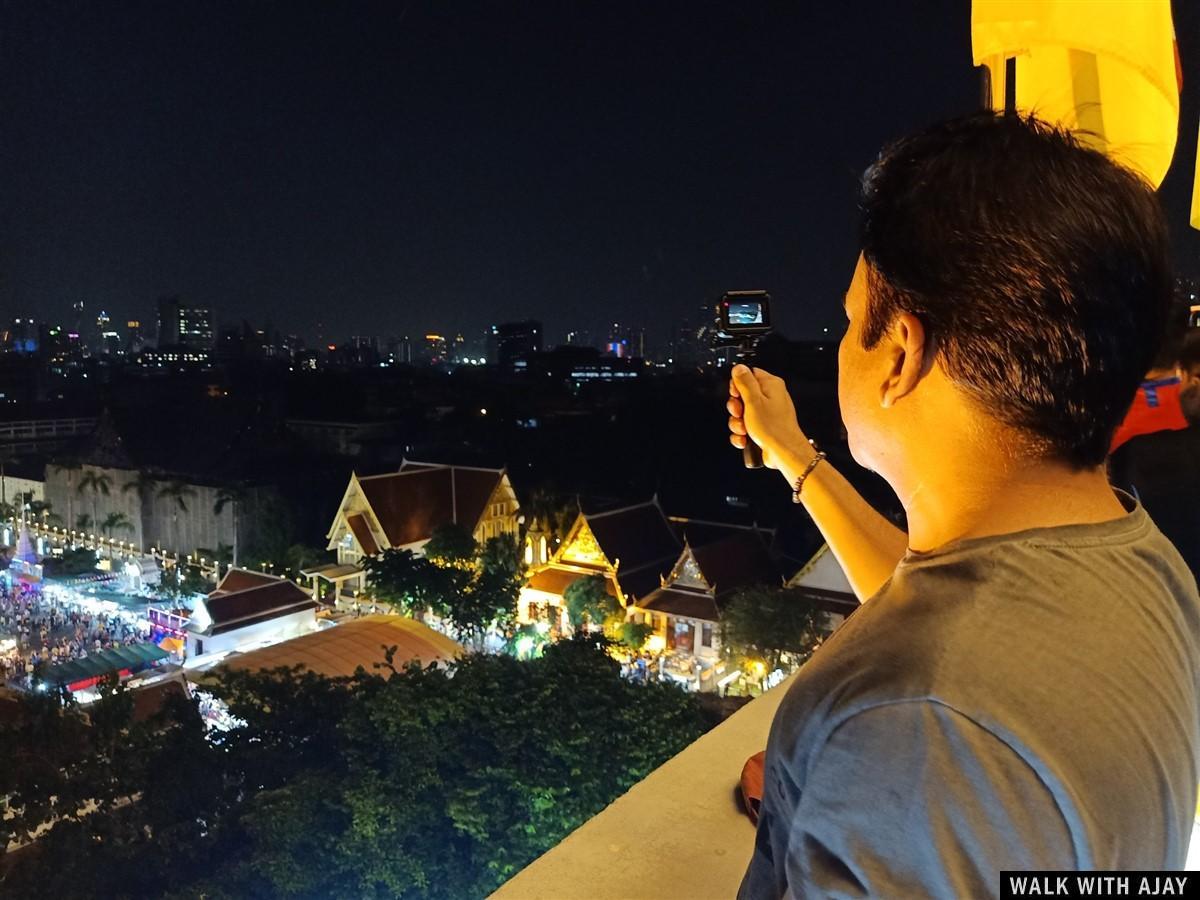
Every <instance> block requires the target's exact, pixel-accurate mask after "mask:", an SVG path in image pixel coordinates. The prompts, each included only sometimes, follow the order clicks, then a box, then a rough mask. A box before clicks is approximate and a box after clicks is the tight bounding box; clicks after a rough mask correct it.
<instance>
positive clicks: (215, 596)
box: [188, 569, 317, 635]
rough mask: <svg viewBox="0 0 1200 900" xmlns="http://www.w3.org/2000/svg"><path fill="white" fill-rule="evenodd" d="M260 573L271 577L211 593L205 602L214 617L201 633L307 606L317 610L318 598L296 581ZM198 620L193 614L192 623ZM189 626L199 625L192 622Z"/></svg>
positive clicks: (229, 628)
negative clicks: (315, 598) (313, 597)
mask: <svg viewBox="0 0 1200 900" xmlns="http://www.w3.org/2000/svg"><path fill="white" fill-rule="evenodd" d="M230 574H233V575H239V576H241V575H250V576H256V575H259V573H257V572H245V571H244V570H241V569H235V570H233V571H232V572H231V573H230ZM261 577H262V578H264V579H270V580H269V581H266V582H263V583H259V584H253V585H250V586H248V587H244V588H242V589H240V590H234V591H223V590H218V591H214V592H213V593H211V594H209V595H208V598H207V599H206V600H204V601H202V602H203V605H204V609H205V610H206V611H207V612H208V618H209V619H210V620H211V621H210V622H209V623H208V624H207V627H205V628H204V630H203V632H201V633H203V634H210V635H216V634H223V633H224V632H226V631H233V630H234V629H237V628H246V627H248V626H250V625H257V624H258V623H260V622H266V621H269V620H270V619H276V618H279V617H281V616H289V615H292V614H293V613H298V612H303V611H304V610H306V609H311V610H316V608H317V602H316V601H315V600H313V599H312V597H310V596H309V595H308V593H307V592H305V591H304V590H303V589H301V588H300V587H298V586H297V585H296V584H295V583H294V582H292V581H288V580H287V579H286V578H273V577H272V576H270V575H262V576H261ZM228 579H229V575H226V577H225V579H224V580H223V581H222V582H221V583H222V584H226V582H227V581H228ZM196 624H197V618H196V616H195V614H193V617H192V625H193V626H195V625H196ZM200 624H203V623H200ZM188 630H189V631H191V630H198V629H195V628H193V627H191V626H189V629H188Z"/></svg>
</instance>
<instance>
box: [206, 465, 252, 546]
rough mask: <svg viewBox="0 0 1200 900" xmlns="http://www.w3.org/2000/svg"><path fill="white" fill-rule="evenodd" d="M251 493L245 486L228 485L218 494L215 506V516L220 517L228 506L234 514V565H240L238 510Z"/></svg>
mask: <svg viewBox="0 0 1200 900" xmlns="http://www.w3.org/2000/svg"><path fill="white" fill-rule="evenodd" d="M248 493H249V492H248V491H247V489H246V486H245V485H244V484H233V485H227V486H225V487H223V488H221V489H220V490H219V491H218V492H217V502H216V503H214V504H213V515H215V516H219V515H220V514H221V512H222V510H224V509H225V507H226V506H230V507H231V512H232V513H233V565H235V566H236V565H237V564H238V508H239V507H240V506H241V504H242V503H243V502H244V501H245V499H246V496H247V494H248Z"/></svg>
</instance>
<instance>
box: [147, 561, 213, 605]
mask: <svg viewBox="0 0 1200 900" xmlns="http://www.w3.org/2000/svg"><path fill="white" fill-rule="evenodd" d="M211 588H212V586H211V585H210V584H209V583H208V579H207V578H205V577H204V574H203V573H202V572H201V571H200V567H199V566H192V565H175V566H166V567H164V568H163V570H162V573H161V574H160V576H159V581H158V587H157V589H156V591H157V593H158V594H159V595H160V596H162V597H164V598H166V599H169V600H178V599H180V598H181V597H191V596H192V595H194V594H204V593H207V592H208V591H209V590H211Z"/></svg>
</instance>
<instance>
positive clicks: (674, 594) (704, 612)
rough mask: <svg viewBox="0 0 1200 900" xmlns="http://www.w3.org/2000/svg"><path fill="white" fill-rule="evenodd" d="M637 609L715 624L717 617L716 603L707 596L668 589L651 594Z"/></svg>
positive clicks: (701, 593) (640, 602)
mask: <svg viewBox="0 0 1200 900" xmlns="http://www.w3.org/2000/svg"><path fill="white" fill-rule="evenodd" d="M638 607H639V608H640V609H647V610H653V611H654V612H657V613H665V614H666V615H668V616H683V617H685V618H688V619H700V620H701V621H704V622H715V621H717V615H718V610H717V602H716V601H715V600H713V598H712V597H711V596H710V595H709V594H706V593H703V592H700V591H687V590H677V589H675V588H670V587H664V588H659V589H658V590H657V591H653V592H651V593H650V594H649V595H648V596H647V597H646V598H645V599H644V600H640V601H639V602H638Z"/></svg>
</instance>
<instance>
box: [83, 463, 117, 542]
mask: <svg viewBox="0 0 1200 900" xmlns="http://www.w3.org/2000/svg"><path fill="white" fill-rule="evenodd" d="M110 487H112V479H111V478H109V477H108V476H107V475H105V474H104V473H103V472H97V471H96V470H95V469H88V470H87V471H85V472H84V473H83V475H82V476H81V477H80V479H79V487H77V488H76V489H75V490H76V491H78V492H79V493H80V494H82V493H83V492H84V491H90V492H91V494H92V518H91V521H92V523H93V524H95V523H96V522H98V521H99V520H100V510H99V509H98V508H97V500H98V499H99V497H100V495H101V494H103V495H104V496H105V497H107V496H108V489H109V488H110ZM79 527H80V528H83V527H84V526H83V525H80V526H79Z"/></svg>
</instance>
